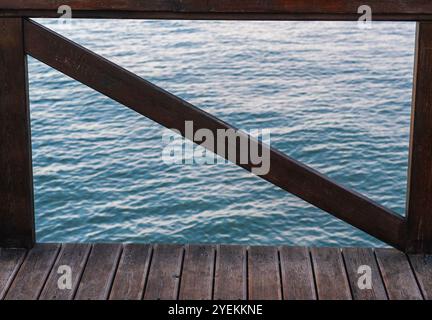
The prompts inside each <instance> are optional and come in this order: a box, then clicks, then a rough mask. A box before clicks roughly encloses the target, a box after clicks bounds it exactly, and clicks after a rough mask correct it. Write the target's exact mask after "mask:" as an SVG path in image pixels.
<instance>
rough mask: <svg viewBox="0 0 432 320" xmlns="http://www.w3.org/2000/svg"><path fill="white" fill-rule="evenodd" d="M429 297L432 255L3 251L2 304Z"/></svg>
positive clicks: (87, 248) (61, 248)
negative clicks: (63, 282) (368, 283)
mask: <svg viewBox="0 0 432 320" xmlns="http://www.w3.org/2000/svg"><path fill="white" fill-rule="evenodd" d="M362 265H366V266H369V267H370V268H371V271H372V274H371V275H372V288H371V289H363V290H361V289H360V288H359V286H358V279H359V277H361V276H362V274H363V273H358V269H359V267H360V266H362ZM61 266H63V268H64V266H68V267H70V270H71V272H72V273H71V275H72V277H71V279H72V289H63V290H62V289H59V286H58V282H59V279H60V278H61V277H62V275H64V273H63V272H64V271H63V270H62V268H60V267H61ZM59 268H60V270H59ZM59 271H60V272H59ZM431 298H432V256H425V255H405V254H404V253H402V252H400V251H397V250H394V249H365V248H346V249H339V248H304V247H263V246H227V245H186V246H182V245H161V244H156V245H140V244H125V245H122V244H93V245H90V244H37V245H36V246H35V247H34V248H33V249H31V250H29V251H27V250H25V249H0V299H5V300H14V299H30V300H33V299H42V300H43V299H67V300H68V299H76V300H88V299H92V300H105V299H134V300H138V299H149V300H155V299H168V300H176V299H179V300H183V299H186V300H189V299H197V300H198V299H199V300H202V299H204V300H210V299H224V300H225V299H233V300H247V299H249V300H261V299H276V300H281V299H284V300H291V299H324V300H333V299H338V300H350V299H355V300H363V299H378V300H386V299H391V300H398V299H431Z"/></svg>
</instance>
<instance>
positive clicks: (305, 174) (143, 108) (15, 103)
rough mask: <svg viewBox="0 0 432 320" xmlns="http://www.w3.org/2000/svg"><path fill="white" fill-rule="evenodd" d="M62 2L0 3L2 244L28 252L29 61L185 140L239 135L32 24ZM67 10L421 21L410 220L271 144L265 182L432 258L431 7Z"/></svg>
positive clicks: (335, 3)
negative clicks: (367, 12)
mask: <svg viewBox="0 0 432 320" xmlns="http://www.w3.org/2000/svg"><path fill="white" fill-rule="evenodd" d="M63 4H65V3H64V1H63V0H60V1H57V0H50V1H47V0H45V1H42V0H41V1H37V0H26V1H17V0H0V139H1V140H0V247H31V246H33V244H34V243H35V227H34V208H33V176H32V160H31V133H30V120H29V101H28V80H27V61H26V56H27V55H30V56H32V57H34V58H36V59H38V60H39V61H41V62H43V63H45V64H47V65H49V66H51V67H53V68H55V69H57V70H59V71H60V72H62V73H64V74H66V75H68V76H70V77H72V78H74V79H75V80H77V81H80V82H81V83H83V84H85V85H87V86H89V87H91V88H93V89H95V90H97V91H99V92H101V93H102V94H104V95H106V96H108V97H110V98H112V99H113V100H116V101H118V102H119V103H121V104H123V105H125V106H126V107H129V108H131V109H132V110H135V111H136V112H138V113H140V114H142V115H143V116H146V117H148V118H150V119H152V120H154V121H156V122H157V123H159V124H161V125H163V126H165V127H167V128H171V129H177V130H179V131H180V132H181V134H182V135H183V136H184V135H185V132H184V124H185V122H186V121H193V123H194V130H195V131H197V130H199V129H203V128H205V129H209V130H211V131H212V132H213V133H215V134H216V131H217V130H218V129H234V130H236V129H235V128H234V127H232V126H231V125H229V124H227V123H225V122H223V121H221V120H219V119H218V118H216V117H214V116H212V115H210V114H208V113H206V112H204V111H202V110H200V109H199V108H197V107H195V106H193V105H191V104H190V103H188V102H186V101H184V100H182V99H180V98H178V97H176V96H174V95H172V94H170V93H168V92H166V91H164V90H163V89H161V88H159V87H157V86H155V85H153V84H152V83H150V82H148V81H146V80H144V79H142V78H140V77H138V76H136V75H134V74H132V73H130V72H129V71H127V70H125V69H123V68H121V67H119V66H117V65H115V64H113V63H112V62H110V61H108V60H106V59H104V58H102V57H101V56H98V55H97V54H95V53H93V52H91V51H89V50H87V49H85V48H83V47H81V46H79V45H77V44H75V43H73V42H72V41H70V40H68V39H66V38H64V37H62V36H60V35H58V34H56V33H55V32H53V31H51V30H49V29H47V28H45V27H43V26H41V25H39V24H37V23H35V22H33V21H31V20H28V18H29V17H58V16H59V14H58V13H57V9H58V7H60V6H61V5H63ZM66 4H67V5H69V6H70V7H71V8H72V10H73V17H76V18H78V17H81V18H84V17H85V18H139V19H144V18H160V19H257V20H293V19H302V20H357V19H358V18H359V14H358V13H357V9H358V7H359V6H361V5H369V6H370V7H371V9H372V13H373V19H374V20H389V21H393V20H397V21H402V20H403V21H405V20H409V21H417V41H416V54H415V56H416V62H415V79H414V90H413V108H412V127H411V140H410V159H409V160H410V161H409V179H408V197H407V212H406V217H405V218H404V217H401V216H399V215H397V214H395V213H393V212H392V211H390V210H389V209H387V208H385V207H383V206H381V205H379V204H377V203H375V202H373V201H372V200H370V199H368V198H366V197H365V196H363V195H361V194H359V193H357V192H354V191H352V190H349V189H348V188H346V187H344V186H342V185H339V184H337V183H335V182H333V181H332V180H330V179H329V178H327V177H325V176H324V175H322V174H320V173H319V172H317V171H315V170H313V169H311V168H309V167H307V166H305V165H303V164H302V163H299V162H297V161H296V160H294V159H291V158H290V157H288V156H286V155H284V154H282V153H281V152H279V151H278V150H275V149H273V148H270V150H269V152H270V171H269V172H268V173H267V174H266V175H263V176H260V177H261V178H263V179H265V180H267V181H269V182H271V183H273V184H274V185H276V186H278V187H280V188H282V189H284V190H286V191H288V192H290V193H292V194H294V195H296V196H298V197H300V198H302V199H304V200H305V201H307V202H309V203H311V204H313V205H314V206H316V207H318V208H321V209H322V210H325V211H327V212H328V213H330V214H332V215H334V216H335V217H337V218H339V219H341V220H343V221H345V222H347V223H349V224H351V225H353V226H355V227H357V228H359V229H361V230H363V231H365V232H367V233H369V234H370V235H372V236H374V237H376V238H377V239H380V240H382V241H384V242H386V243H388V244H390V245H392V246H394V247H396V248H398V249H400V250H404V251H406V252H416V253H431V252H432V109H431V108H432V83H431V81H432V22H428V21H429V20H432V2H430V3H429V2H426V1H421V0H412V1H408V0H407V1H390V0H388V1H387V0H376V1H369V3H365V1H356V0H352V1H348V0H346V1H343V0H319V1H318V0H316V1H303V0H269V1H258V0H254V1H240V0H238V1H229V0H210V1H209V0H207V1H199V0H183V1H180V0H159V1H139V0H105V1H84V0H72V1H67V3H66ZM329 89H331V88H329ZM237 143H240V142H237ZM259 144H260V147H261V148H267V146H265V145H263V144H261V143H259ZM206 147H208V146H206ZM208 148H209V149H211V151H214V152H217V150H212V148H211V147H208ZM236 150H237V152H238V150H240V147H239V145H237V146H236ZM220 155H221V156H226V155H225V154H220ZM239 158H240V157H237V159H239ZM236 164H237V165H239V166H241V167H243V168H244V169H246V170H249V171H250V170H251V169H252V168H253V166H254V165H253V163H252V162H251V161H249V162H248V163H246V164H244V163H243V164H242V163H239V162H238V161H236Z"/></svg>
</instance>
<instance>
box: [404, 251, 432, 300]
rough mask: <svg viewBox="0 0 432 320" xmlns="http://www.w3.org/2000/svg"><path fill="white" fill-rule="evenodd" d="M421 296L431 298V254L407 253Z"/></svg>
mask: <svg viewBox="0 0 432 320" xmlns="http://www.w3.org/2000/svg"><path fill="white" fill-rule="evenodd" d="M409 259H410V261H411V265H412V267H413V270H414V273H415V275H416V277H417V281H418V283H419V286H420V289H421V291H422V293H423V297H424V298H425V299H426V300H432V255H420V254H415V255H409Z"/></svg>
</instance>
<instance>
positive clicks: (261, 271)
mask: <svg viewBox="0 0 432 320" xmlns="http://www.w3.org/2000/svg"><path fill="white" fill-rule="evenodd" d="M248 278H249V279H248V287H249V291H248V292H249V297H248V298H249V299H250V300H281V299H282V288H281V279H280V270H279V258H278V250H277V248H276V247H250V248H249V250H248Z"/></svg>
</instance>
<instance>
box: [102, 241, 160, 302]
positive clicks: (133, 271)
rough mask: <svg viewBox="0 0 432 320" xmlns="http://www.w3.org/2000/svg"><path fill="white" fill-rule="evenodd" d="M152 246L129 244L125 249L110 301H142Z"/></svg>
mask: <svg viewBox="0 0 432 320" xmlns="http://www.w3.org/2000/svg"><path fill="white" fill-rule="evenodd" d="M151 253H152V247H151V246H150V245H141V244H127V245H125V247H124V249H123V255H122V258H121V260H120V263H119V266H118V269H117V274H116V276H115V279H114V283H113V287H112V290H111V294H110V300H141V299H142V296H143V294H144V286H145V281H146V279H147V274H148V268H149V265H150V259H151Z"/></svg>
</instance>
